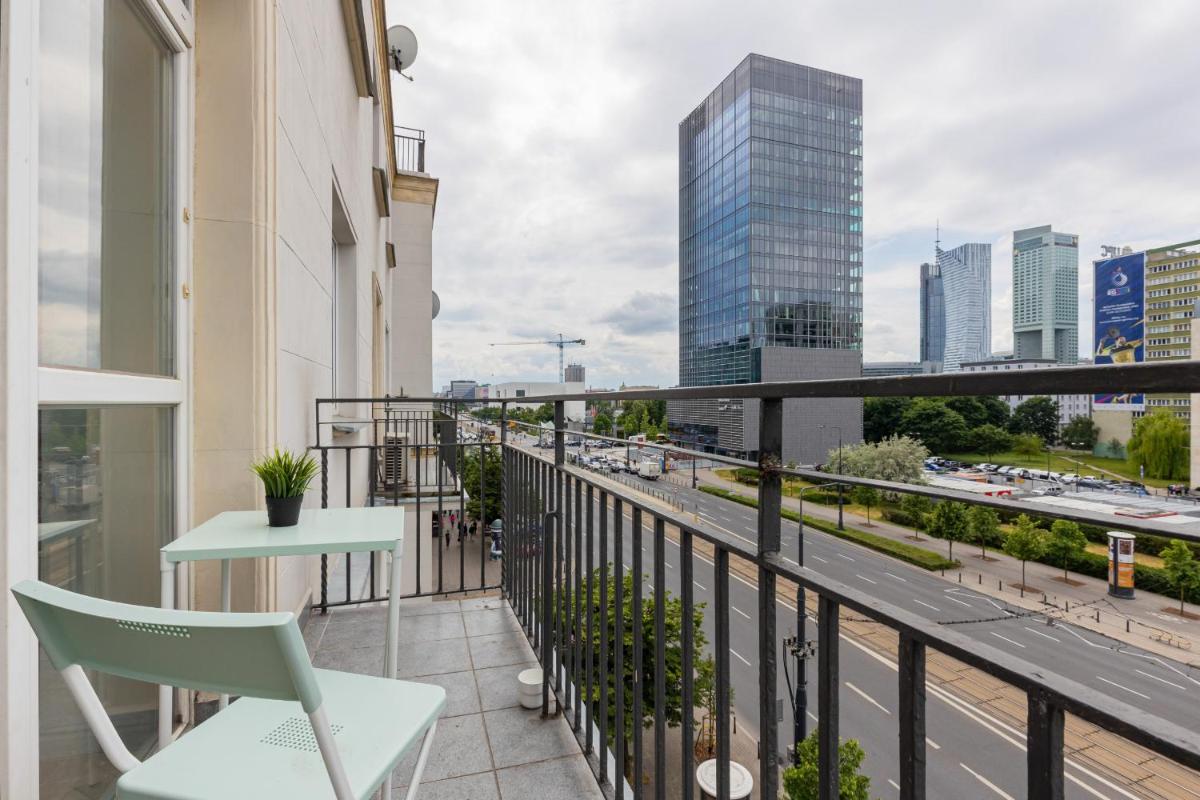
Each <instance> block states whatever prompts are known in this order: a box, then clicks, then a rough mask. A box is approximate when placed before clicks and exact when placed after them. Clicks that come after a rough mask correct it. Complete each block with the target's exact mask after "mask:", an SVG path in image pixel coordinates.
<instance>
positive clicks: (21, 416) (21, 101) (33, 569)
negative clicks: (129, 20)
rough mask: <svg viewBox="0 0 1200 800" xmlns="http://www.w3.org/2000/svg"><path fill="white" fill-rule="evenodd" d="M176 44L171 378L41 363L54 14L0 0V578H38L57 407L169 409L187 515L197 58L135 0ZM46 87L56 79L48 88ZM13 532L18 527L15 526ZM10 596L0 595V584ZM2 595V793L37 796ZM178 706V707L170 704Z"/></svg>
mask: <svg viewBox="0 0 1200 800" xmlns="http://www.w3.org/2000/svg"><path fill="white" fill-rule="evenodd" d="M135 2H136V3H138V4H139V5H140V7H141V9H142V10H143V11H144V12H145V14H146V17H147V19H148V20H149V21H150V22H151V24H152V25H153V27H154V28H155V30H156V31H157V32H158V33H159V35H160V36H161V37H162V41H163V43H164V44H165V45H166V47H167V49H168V50H169V51H171V52H173V54H174V55H173V56H172V64H171V77H172V81H173V86H172V102H173V108H172V110H171V112H172V124H173V134H174V137H173V142H172V148H173V149H172V154H171V158H172V161H173V162H174V163H173V167H172V169H171V180H172V185H171V187H170V196H171V207H170V208H169V209H168V210H167V215H168V219H169V220H171V225H172V232H171V233H172V235H171V247H172V255H173V258H174V275H173V276H172V278H173V284H174V285H173V286H172V291H173V297H174V298H175V305H174V315H173V324H174V326H175V329H174V333H175V343H174V347H175V353H174V359H173V363H174V369H175V377H158V376H144V375H133V374H128V373H120V372H112V371H100V370H86V369H71V368H61V367H43V366H40V365H39V362H38V222H39V220H38V215H39V207H38V202H39V199H38V179H39V175H38V172H39V152H38V124H39V119H38V114H39V102H38V99H39V92H40V91H41V89H42V87H41V85H40V83H39V74H38V69H39V64H38V58H39V42H40V35H39V34H40V18H39V15H40V11H41V9H42V8H46V9H47V13H54V12H53V8H52V6H50V5H49V4H42V3H39V2H38V0H4V3H3V6H0V37H2V38H0V56H3V57H0V68H5V70H4V72H3V73H2V78H3V85H0V91H3V92H4V93H6V96H7V98H8V103H7V105H0V110H2V111H3V115H4V116H3V119H2V120H0V124H2V125H4V127H5V129H6V131H7V132H8V137H7V139H6V141H5V151H4V154H3V162H4V164H5V165H6V166H7V171H6V180H5V186H4V192H5V195H6V197H7V200H8V202H7V204H6V205H5V207H4V220H3V223H2V225H0V236H2V237H3V238H2V239H0V242H2V244H3V248H4V257H5V261H6V265H7V266H6V269H5V270H4V271H3V272H0V276H2V277H3V279H4V286H3V288H2V289H0V298H2V301H3V307H2V310H3V312H4V315H5V317H6V319H7V322H6V324H5V329H6V330H5V332H6V333H7V338H6V339H5V340H4V342H3V344H4V348H5V349H4V352H3V355H2V357H0V362H3V363H2V364H0V370H2V372H0V391H3V393H4V397H5V398H6V400H7V403H5V404H4V405H3V409H2V413H3V416H0V425H3V426H4V430H5V431H6V433H7V435H6V437H5V438H4V441H3V445H4V449H3V451H0V481H2V485H0V498H2V500H0V537H2V538H3V541H0V548H3V557H2V558H0V568H2V570H3V571H2V572H0V583H2V584H3V586H11V585H13V584H14V583H16V582H18V581H21V580H25V579H34V578H37V575H38V558H37V542H36V536H34V534H33V532H34V531H36V530H37V508H38V502H37V493H38V485H37V463H38V436H37V426H38V412H39V410H40V409H42V408H52V407H55V406H64V405H89V406H91V405H153V406H169V407H171V408H172V410H173V412H174V413H173V424H174V453H173V459H174V463H173V471H174V489H175V496H174V498H173V501H174V514H175V519H174V522H175V531H174V532H175V534H176V535H179V534H181V533H183V532H185V531H186V530H187V529H188V527H189V522H190V519H191V495H190V491H189V487H190V484H191V474H190V465H191V453H192V447H191V429H192V425H191V395H192V388H191V365H192V352H191V310H190V307H189V301H188V300H187V299H186V298H185V296H184V295H185V291H184V287H185V285H187V284H190V282H191V263H192V237H191V230H190V226H189V225H188V224H187V223H185V221H184V213H183V212H184V209H188V208H190V207H191V196H192V154H193V148H194V141H193V129H194V126H193V119H194V99H193V92H192V87H193V85H194V80H193V78H194V70H195V64H194V59H193V55H192V51H191V43H192V41H193V40H194V22H193V20H192V16H191V12H190V9H189V7H188V6H189V4H187V3H185V2H183V0H135ZM49 89H50V90H53V87H49ZM22 532H26V533H24V534H22ZM180 577H181V579H180V580H177V581H176V587H177V589H176V591H177V597H176V601H177V607H184V602H183V601H186V598H187V597H188V596H189V592H188V586H187V584H186V572H184V574H183V575H181V576H180ZM6 595H7V593H6ZM19 619H20V611H19V610H18V609H17V606H16V604H15V603H14V602H13V600H12V598H11V597H7V596H6V598H5V601H4V605H3V607H0V632H2V633H3V636H4V639H3V640H0V652H5V653H6V659H7V665H0V678H2V679H3V680H0V726H2V727H0V743H2V744H0V776H3V777H4V781H3V782H2V783H0V796H5V797H37V796H38V772H39V753H38V749H39V743H38V736H39V726H38V645H37V640H36V638H35V637H34V635H33V633H32V631H31V630H30V629H29V627H28V626H27V625H24V624H21V623H20V622H19ZM177 707H182V708H184V709H187V708H188V706H187V705H184V704H179V705H178V706H177Z"/></svg>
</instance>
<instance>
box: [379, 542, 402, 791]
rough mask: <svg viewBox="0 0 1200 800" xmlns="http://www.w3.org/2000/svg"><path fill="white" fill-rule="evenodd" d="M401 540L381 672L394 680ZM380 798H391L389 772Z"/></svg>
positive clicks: (390, 587) (397, 653)
mask: <svg viewBox="0 0 1200 800" xmlns="http://www.w3.org/2000/svg"><path fill="white" fill-rule="evenodd" d="M401 547H402V543H401V542H396V546H395V548H394V549H393V550H392V572H391V578H390V579H389V580H388V630H387V649H386V650H385V652H384V658H383V674H384V677H387V678H391V679H393V680H395V678H396V673H397V672H398V671H399V664H398V663H397V662H398V661H399V658H400V564H401V559H400V553H401V550H400V548H401ZM381 797H382V800H391V798H392V775H391V773H390V772H389V773H388V776H387V778H386V779H384V781H383V792H382V793H381Z"/></svg>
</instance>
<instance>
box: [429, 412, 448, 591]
mask: <svg viewBox="0 0 1200 800" xmlns="http://www.w3.org/2000/svg"><path fill="white" fill-rule="evenodd" d="M429 430H430V431H431V432H432V433H433V436H434V445H433V453H434V462H433V463H434V469H436V470H437V485H436V488H435V491H436V492H437V510H438V516H437V518H438V547H437V554H438V557H437V571H438V574H437V590H438V594H442V588H443V587H442V578H443V575H444V573H445V571H446V570H445V558H444V556H445V554H444V552H443V551H444V550H445V549H446V547H445V546H444V545H443V544H442V540H443V539H445V537H446V511H445V509H444V508H443V506H442V439H441V437H440V436H438V434H437V428H435V427H434V426H433V421H432V420H430V425H429ZM447 541H448V540H447Z"/></svg>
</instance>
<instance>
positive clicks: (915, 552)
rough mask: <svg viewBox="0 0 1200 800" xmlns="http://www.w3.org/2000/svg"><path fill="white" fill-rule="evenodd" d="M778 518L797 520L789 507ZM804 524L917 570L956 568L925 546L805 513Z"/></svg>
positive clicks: (747, 500) (712, 490)
mask: <svg viewBox="0 0 1200 800" xmlns="http://www.w3.org/2000/svg"><path fill="white" fill-rule="evenodd" d="M700 491H702V492H705V493H707V494H711V495H714V496H716V497H722V498H724V499H726V500H732V501H733V502H735V503H740V504H742V505H744V506H749V507H751V508H758V500H757V499H756V498H753V497H747V496H745V495H743V494H739V493H737V492H731V491H729V490H728V489H720V488H718V487H716V486H701V487H700ZM780 515H781V516H782V517H783V518H784V519H788V520H791V521H792V522H799V521H800V515H799V514H798V513H797V512H795V511H793V510H791V509H790V508H785V509H782V510H781V511H780ZM804 524H805V525H808V526H809V527H812V528H816V529H817V530H819V531H824V532H825V533H828V534H829V535H830V536H836V537H838V538H839V539H845V540H846V541H849V542H854V543H855V544H860V545H862V546H863V547H867V548H869V549H871V550H875V551H876V552H880V553H884V554H885V555H889V556H892V557H893V558H896V559H899V560H900V561H905V562H907V563H909V564H912V565H914V566H917V567H921V568H922V569H927V570H940V569H954V568H955V567H957V566H959V563H958V562H957V561H950V560H949V559H947V558H946V557H945V556H943V555H942V554H941V553H936V552H934V551H933V550H926V549H925V548H924V547H918V546H917V545H913V544H908V543H907V542H897V541H895V540H894V539H889V538H887V537H886V536H877V535H875V534H873V533H867V532H865V531H860V530H853V529H851V528H847V529H846V530H842V531H840V530H838V528H837V525H835V524H834V523H832V522H826V521H825V520H821V519H816V518H814V517H810V516H808V515H807V514H805V515H804Z"/></svg>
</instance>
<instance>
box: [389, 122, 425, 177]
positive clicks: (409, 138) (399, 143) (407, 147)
mask: <svg viewBox="0 0 1200 800" xmlns="http://www.w3.org/2000/svg"><path fill="white" fill-rule="evenodd" d="M393 141H394V144H395V147H396V169H397V171H399V172H419V173H424V172H425V131H423V130H420V129H419V128H406V127H404V126H402V125H397V126H396V127H395V130H394V133H393Z"/></svg>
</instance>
